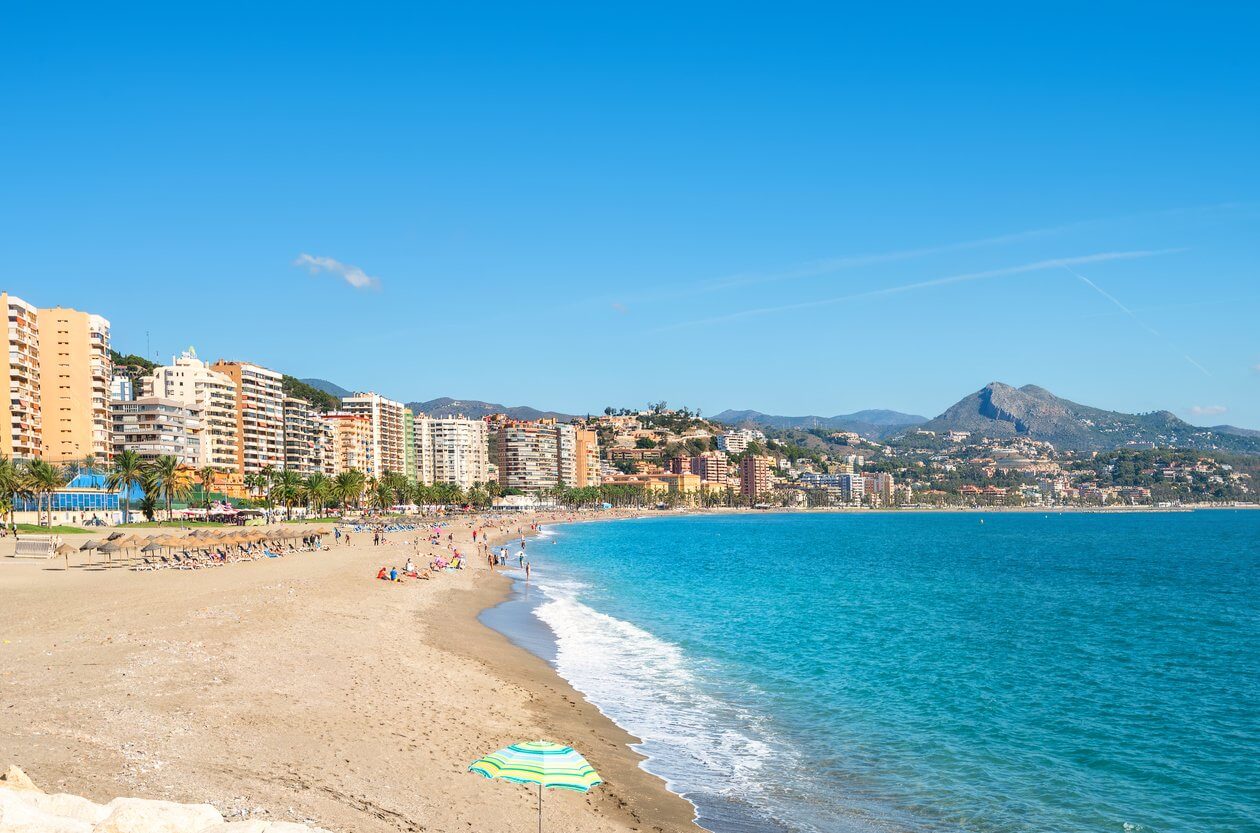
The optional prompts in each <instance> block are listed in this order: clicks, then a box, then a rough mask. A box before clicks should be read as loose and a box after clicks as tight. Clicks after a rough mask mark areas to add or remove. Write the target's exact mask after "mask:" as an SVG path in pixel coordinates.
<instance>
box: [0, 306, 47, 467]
mask: <svg viewBox="0 0 1260 833" xmlns="http://www.w3.org/2000/svg"><path fill="white" fill-rule="evenodd" d="M0 306H3V307H4V310H5V317H6V319H7V324H6V338H7V340H8V349H6V350H5V351H4V358H3V361H4V363H5V365H4V379H5V381H6V382H7V384H8V387H9V395H8V396H6V397H4V399H3V402H2V403H0V408H3V416H0V426H2V428H0V453H3V454H4V455H5V456H6V457H8V458H9V459H11V460H12V459H30V458H33V457H38V456H39V455H40V454H41V453H42V452H43V447H42V445H41V438H42V431H41V427H42V422H41V420H40V412H39V409H40V394H39V370H40V363H39V320H38V316H37V313H38V310H36V308H35V307H34V306H32V305H31V304H28V303H27V302H26V301H23V300H22V299H21V298H18V297H17V296H15V295H10V294H9V293H7V292H0Z"/></svg>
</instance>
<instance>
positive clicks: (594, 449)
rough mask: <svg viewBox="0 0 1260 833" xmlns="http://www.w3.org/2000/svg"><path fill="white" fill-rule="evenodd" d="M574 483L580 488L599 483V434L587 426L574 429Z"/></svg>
mask: <svg viewBox="0 0 1260 833" xmlns="http://www.w3.org/2000/svg"><path fill="white" fill-rule="evenodd" d="M574 442H575V450H574V466H575V474H574V477H575V479H574V481H573V483H574V485H575V486H577V487H578V488H580V489H584V488H586V487H587V486H598V485H599V484H600V473H599V434H598V433H596V432H595V431H593V430H590V429H587V428H575V429H574Z"/></svg>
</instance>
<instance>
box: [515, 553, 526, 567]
mask: <svg viewBox="0 0 1260 833" xmlns="http://www.w3.org/2000/svg"><path fill="white" fill-rule="evenodd" d="M516 566H517V567H524V566H525V550H523V549H520V550H517V551H516Z"/></svg>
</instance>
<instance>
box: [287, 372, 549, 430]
mask: <svg viewBox="0 0 1260 833" xmlns="http://www.w3.org/2000/svg"><path fill="white" fill-rule="evenodd" d="M301 381H303V382H305V383H306V384H308V385H310V386H311V387H313V388H316V389H317V390H322V391H324V392H325V393H329V394H332V395H333V396H336V397H338V398H341V397H344V396H350V395H351V394H352V393H353V391H349V390H346V389H345V388H343V387H342V386H341V385H338V384H334V383H333V382H330V381H328V380H327V379H302V380H301ZM407 407H408V408H410V409H411V410H412V411H414V412H415V413H418V414H428V415H429V416H432V417H449V416H465V417H468V418H469V419H481V418H482V417H484V416H488V415H489V414H507V415H508V416H509V417H511V418H512V419H520V420H535V419H557V420H560V421H561V422H567V421H568V420H571V419H573V418H574V415H573V414H563V413H560V412H559V411H540V410H538V409H537V408H531V407H529V406H528V405H515V406H508V405H500V404H499V403H497V402H482V401H481V400H480V399H452V398H450V397H449V396H442V397H439V398H437V399H430V400H429V401H427V402H408V403H407Z"/></svg>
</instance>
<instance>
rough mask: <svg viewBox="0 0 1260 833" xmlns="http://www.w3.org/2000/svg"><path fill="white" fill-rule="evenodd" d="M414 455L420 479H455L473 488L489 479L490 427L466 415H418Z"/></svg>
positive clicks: (427, 481)
mask: <svg viewBox="0 0 1260 833" xmlns="http://www.w3.org/2000/svg"><path fill="white" fill-rule="evenodd" d="M415 445H416V450H415V456H416V461H417V468H418V470H419V474H420V482H422V483H424V484H425V485H427V486H428V485H433V484H434V483H454V484H456V485H457V486H459V487H460V488H462V489H471V488H472V487H473V486H474V485H475V484H477V483H486V482H488V481H489V480H490V449H489V429H488V428H487V426H486V423H485V421H484V420H480V419H465V418H464V417H427V416H425V415H424V414H420V415H418V416H417V417H416V418H415Z"/></svg>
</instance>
